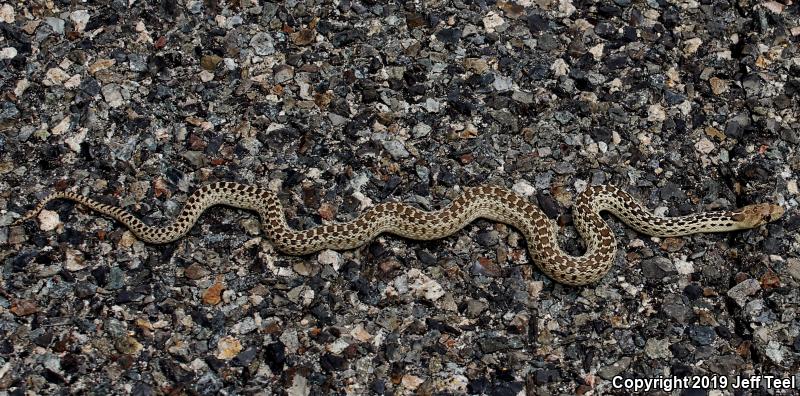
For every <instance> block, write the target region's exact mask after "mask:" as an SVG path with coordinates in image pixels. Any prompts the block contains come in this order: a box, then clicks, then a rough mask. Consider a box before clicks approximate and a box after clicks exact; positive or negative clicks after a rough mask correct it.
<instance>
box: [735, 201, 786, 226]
mask: <svg viewBox="0 0 800 396" xmlns="http://www.w3.org/2000/svg"><path fill="white" fill-rule="evenodd" d="M781 216H783V207H781V206H780V205H775V204H768V203H761V204H755V205H748V206H745V207H743V208H741V209H739V210H736V211H734V212H733V220H735V221H736V222H738V223H739V224H740V225H741V226H742V228H756V227H758V226H761V225H764V224H767V223H770V222H773V221H775V220H778V219H779V218H780V217H781Z"/></svg>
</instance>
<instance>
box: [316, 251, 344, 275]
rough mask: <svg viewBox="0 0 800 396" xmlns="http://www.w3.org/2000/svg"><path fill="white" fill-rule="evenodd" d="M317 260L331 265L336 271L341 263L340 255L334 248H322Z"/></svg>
mask: <svg viewBox="0 0 800 396" xmlns="http://www.w3.org/2000/svg"><path fill="white" fill-rule="evenodd" d="M317 261H319V262H320V264H324V265H330V266H333V269H334V270H336V271H338V270H339V267H341V265H342V255H341V254H340V253H339V252H337V251H334V250H330V249H327V250H323V251H322V252H321V253H320V254H319V255H318V256H317Z"/></svg>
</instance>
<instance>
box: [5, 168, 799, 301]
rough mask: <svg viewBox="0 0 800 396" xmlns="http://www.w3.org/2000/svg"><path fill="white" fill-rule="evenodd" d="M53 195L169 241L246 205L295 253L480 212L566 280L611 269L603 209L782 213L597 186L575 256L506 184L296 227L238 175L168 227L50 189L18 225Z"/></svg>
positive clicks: (694, 223) (743, 223) (677, 226)
mask: <svg viewBox="0 0 800 396" xmlns="http://www.w3.org/2000/svg"><path fill="white" fill-rule="evenodd" d="M54 199H67V200H72V201H75V202H78V203H81V204H83V205H86V206H88V207H89V208H91V209H93V210H95V211H97V212H100V213H102V214H104V215H107V216H109V217H112V218H114V219H116V220H117V221H119V222H120V223H122V224H123V225H125V226H126V227H128V229H130V230H131V231H132V232H133V233H134V234H135V235H136V236H137V237H138V238H139V239H141V240H142V241H144V242H148V243H167V242H172V241H175V240H177V239H179V238H181V237H182V236H184V235H186V233H188V232H189V230H190V229H191V228H192V226H194V224H195V223H196V222H197V219H198V218H199V217H200V215H201V214H202V213H203V212H204V211H205V210H206V209H208V208H209V207H211V206H214V205H227V206H233V207H237V208H242V209H248V210H252V211H255V212H257V213H258V214H259V215H260V216H261V221H262V227H263V229H264V231H265V232H266V233H267V235H269V237H270V238H271V239H272V241H273V243H274V245H275V247H276V248H277V249H278V250H280V251H283V252H285V253H287V254H291V255H302V254H308V253H313V252H316V251H319V250H322V249H334V250H343V249H353V248H356V247H358V246H361V245H363V244H365V243H366V242H368V241H369V240H371V239H373V238H375V237H376V236H377V235H378V234H381V233H384V232H387V233H392V234H396V235H399V236H402V237H405V238H410V239H418V240H432V239H439V238H444V237H446V236H448V235H451V234H453V233H455V232H456V231H458V230H460V229H461V228H463V227H464V226H466V225H467V224H468V223H470V222H472V221H473V220H475V219H477V218H485V219H489V220H493V221H497V222H501V223H505V224H508V225H511V226H513V227H514V228H516V229H517V230H519V231H521V232H522V234H523V235H524V236H525V239H526V241H527V243H528V250H529V252H530V254H531V258H532V260H533V261H534V262H535V263H536V264H537V265H538V266H539V268H540V269H541V270H542V272H544V273H545V274H546V275H547V276H549V277H551V278H552V279H554V280H556V281H558V282H561V283H565V284H568V285H585V284H588V283H592V282H595V281H597V280H598V279H600V278H602V277H603V276H604V275H605V274H606V273H607V272H608V271H609V269H610V267H611V264H612V263H613V260H614V255H615V254H616V248H617V244H616V241H615V239H614V234H613V232H612V231H611V228H610V227H609V226H608V224H606V222H605V221H604V220H603V219H602V218H601V217H600V212H602V211H608V212H610V213H612V214H613V215H614V216H616V217H618V218H619V219H621V220H622V221H623V222H625V223H626V224H628V225H629V226H631V227H633V228H634V229H635V230H637V231H639V232H641V233H644V234H648V235H652V236H659V237H669V236H680V235H689V234H695V233H700V232H726V231H734V230H741V229H748V228H754V227H758V226H760V225H762V224H766V223H768V222H770V221H774V220H776V219H778V218H779V217H780V216H782V215H783V208H781V207H780V206H778V205H772V204H755V205H749V206H746V207H744V208H741V209H737V210H734V211H720V212H708V213H700V214H693V215H688V216H680V217H670V218H664V217H658V216H655V215H653V214H652V213H650V211H648V210H647V209H645V208H644V207H643V206H642V205H641V204H639V203H638V202H636V201H635V200H634V199H633V197H631V196H630V195H629V194H628V193H626V192H624V191H622V190H620V189H619V188H616V187H613V186H607V185H605V186H592V187H589V188H587V189H586V191H584V192H583V193H581V194H580V195H579V196H578V199H577V201H576V203H575V207H574V210H573V219H574V222H575V226H576V228H577V229H578V232H580V234H581V235H582V236H583V238H584V239H586V253H585V254H584V255H583V256H580V257H575V256H571V255H569V254H567V253H565V252H564V251H562V250H561V248H560V247H559V246H558V242H557V238H556V231H557V227H556V225H555V223H554V222H553V221H551V220H549V219H548V218H547V216H546V215H545V214H544V213H543V212H542V211H541V210H540V209H539V208H538V207H536V206H534V205H532V204H530V203H529V202H528V201H527V199H525V198H524V197H522V196H520V195H518V194H516V193H514V192H512V191H509V190H506V189H504V188H500V187H494V186H483V187H473V188H466V189H464V191H463V193H462V194H461V195H460V196H459V197H458V198H457V199H455V200H454V201H453V202H452V203H451V204H450V205H449V206H447V207H445V208H444V209H441V210H438V211H433V212H426V211H422V210H419V209H416V208H414V207H412V206H409V205H405V204H400V203H394V202H387V203H382V204H379V205H377V206H373V207H371V208H369V209H367V210H366V211H365V212H364V213H363V214H362V215H361V216H359V217H358V218H356V219H355V220H353V221H350V222H347V223H337V224H326V225H321V226H318V227H315V228H312V229H310V230H303V231H297V230H295V229H292V228H291V227H289V225H288V224H287V223H286V219H285V218H284V214H283V208H282V206H281V203H280V200H279V199H278V196H277V195H276V194H275V193H273V192H271V191H267V190H263V189H260V188H256V187H253V186H246V185H242V184H238V183H231V182H217V183H212V184H207V185H205V186H203V187H202V188H200V189H199V190H197V191H195V192H194V193H193V194H192V195H191V196H189V198H188V199H187V200H186V203H185V204H184V206H183V209H182V210H181V212H180V214H179V215H178V217H177V218H176V219H175V221H174V222H173V223H172V224H170V225H168V226H166V227H152V226H148V225H146V224H145V223H143V222H142V221H141V220H139V219H137V218H135V217H134V216H133V215H131V214H130V213H128V212H126V211H125V210H123V209H121V208H118V207H114V206H109V205H106V204H103V203H100V202H97V201H95V200H92V199H90V198H87V197H84V196H82V195H79V194H76V193H72V192H57V193H54V194H51V195H50V196H48V197H47V198H45V200H44V201H42V202H41V203H39V204H38V205H37V206H36V208H34V209H33V210H31V211H30V212H28V213H26V214H25V215H24V216H22V217H21V218H19V219H18V220H16V221H15V222H14V223H13V224H12V225H17V224H20V223H22V222H24V221H25V220H28V219H30V218H32V217H34V216H36V214H37V213H38V212H39V211H41V210H42V208H44V206H45V205H46V204H47V203H48V202H50V201H52V200H54Z"/></svg>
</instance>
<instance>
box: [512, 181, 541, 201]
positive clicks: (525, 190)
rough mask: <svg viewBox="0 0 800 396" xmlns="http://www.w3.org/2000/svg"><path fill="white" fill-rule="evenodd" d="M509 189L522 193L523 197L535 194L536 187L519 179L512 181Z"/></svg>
mask: <svg viewBox="0 0 800 396" xmlns="http://www.w3.org/2000/svg"><path fill="white" fill-rule="evenodd" d="M511 189H512V190H514V192H515V193H517V194H519V195H522V196H524V197H530V196H533V194H536V188H534V187H533V186H532V185H531V184H530V183H528V182H527V181H525V180H520V181H518V182H516V183H514V185H513V186H511Z"/></svg>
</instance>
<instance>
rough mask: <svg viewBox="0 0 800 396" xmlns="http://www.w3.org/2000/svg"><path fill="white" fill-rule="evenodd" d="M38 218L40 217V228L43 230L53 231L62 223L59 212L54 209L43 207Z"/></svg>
mask: <svg viewBox="0 0 800 396" xmlns="http://www.w3.org/2000/svg"><path fill="white" fill-rule="evenodd" d="M37 218H38V219H39V229H40V230H42V231H53V230H55V229H56V227H58V226H59V225H60V224H61V219H60V218H59V217H58V213H56V212H53V211H52V210H47V209H42V211H41V212H39V216H37Z"/></svg>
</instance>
